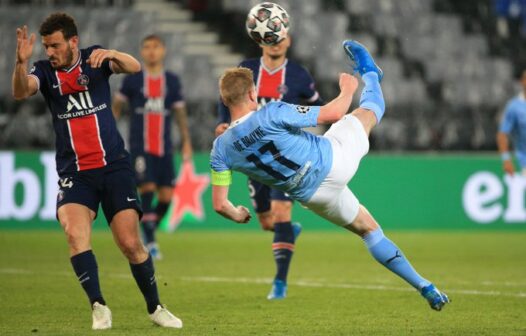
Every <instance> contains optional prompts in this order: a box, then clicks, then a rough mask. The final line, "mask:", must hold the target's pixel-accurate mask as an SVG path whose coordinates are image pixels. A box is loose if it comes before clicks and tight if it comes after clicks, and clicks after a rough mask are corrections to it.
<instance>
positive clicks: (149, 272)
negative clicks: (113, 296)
mask: <svg viewBox="0 0 526 336" xmlns="http://www.w3.org/2000/svg"><path fill="white" fill-rule="evenodd" d="M138 223H139V216H138V214H137V211H136V210H135V209H125V210H121V211H119V212H117V213H116V214H115V215H114V216H113V219H112V220H111V230H112V232H113V237H114V239H115V242H116V243H117V246H119V248H120V249H121V251H122V253H123V254H124V255H125V256H126V258H127V259H128V261H129V263H130V269H131V272H132V274H133V277H134V278H135V282H136V283H137V286H138V287H139V289H140V290H141V293H142V294H143V296H144V299H145V301H146V308H147V310H148V314H149V315H150V319H151V320H152V321H153V322H154V323H156V324H158V325H160V326H161V327H170V328H182V326H183V324H182V322H181V320H180V319H178V318H177V317H175V316H174V315H172V314H171V313H170V312H169V311H168V310H167V309H166V308H164V307H163V306H162V305H161V302H160V300H159V293H158V290H157V282H156V279H155V268H154V265H153V261H152V257H151V256H150V254H149V253H148V251H147V250H146V248H145V247H144V245H143V244H142V242H141V239H140V237H139V226H138Z"/></svg>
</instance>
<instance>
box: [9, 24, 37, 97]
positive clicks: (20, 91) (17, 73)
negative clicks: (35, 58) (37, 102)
mask: <svg viewBox="0 0 526 336" xmlns="http://www.w3.org/2000/svg"><path fill="white" fill-rule="evenodd" d="M16 41H17V43H16V63H15V69H14V71H13V77H12V87H13V97H14V98H15V99H17V100H19V99H25V98H27V97H29V96H32V95H34V94H35V93H36V92H37V90H38V83H37V80H36V79H35V78H33V77H30V76H28V75H27V65H28V62H29V59H30V58H31V55H32V54H33V45H34V44H35V34H31V35H30V36H29V37H28V35H27V26H23V27H22V28H17V29H16Z"/></svg>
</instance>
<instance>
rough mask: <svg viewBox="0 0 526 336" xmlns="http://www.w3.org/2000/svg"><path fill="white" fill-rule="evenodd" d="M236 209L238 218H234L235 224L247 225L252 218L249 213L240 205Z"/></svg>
mask: <svg viewBox="0 0 526 336" xmlns="http://www.w3.org/2000/svg"><path fill="white" fill-rule="evenodd" d="M236 209H237V211H238V213H239V216H238V218H236V222H237V223H242V224H245V223H248V221H249V220H250V219H251V218H252V215H251V214H250V211H249V210H248V209H247V208H245V207H244V206H242V205H238V206H237V207H236Z"/></svg>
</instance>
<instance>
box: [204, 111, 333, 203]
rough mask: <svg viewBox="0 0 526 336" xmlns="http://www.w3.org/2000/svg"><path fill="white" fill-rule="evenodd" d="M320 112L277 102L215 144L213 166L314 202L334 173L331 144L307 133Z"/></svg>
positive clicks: (235, 126)
mask: <svg viewBox="0 0 526 336" xmlns="http://www.w3.org/2000/svg"><path fill="white" fill-rule="evenodd" d="M319 113H320V107H319V106H301V105H291V104H287V103H283V102H272V103H268V104H267V105H265V106H264V107H263V108H262V109H260V110H258V111H255V112H251V113H250V114H248V115H246V116H244V117H243V118H241V119H238V120H236V121H234V122H232V123H231V125H230V127H229V128H228V129H227V131H226V132H225V133H223V134H222V135H221V136H219V137H218V138H217V139H216V140H215V141H214V146H213V148H212V153H211V155H210V166H211V168H212V170H213V171H215V172H218V173H219V172H223V171H227V170H234V171H239V172H242V173H243V174H245V175H247V176H249V177H250V178H252V179H254V180H256V181H259V182H261V183H264V184H266V185H268V186H271V187H275V188H276V189H279V190H282V191H284V192H286V193H288V194H289V195H290V197H291V198H293V199H295V200H298V201H308V200H309V199H310V198H311V196H312V195H313V194H314V192H315V191H316V189H318V187H319V185H320V184H321V182H322V181H323V179H324V178H325V177H326V176H327V174H328V173H329V171H330V169H331V166H332V147H331V144H330V142H329V140H328V139H326V138H324V137H320V136H316V135H313V134H311V133H308V132H305V131H303V130H302V128H303V127H313V126H316V125H317V118H318V114H319Z"/></svg>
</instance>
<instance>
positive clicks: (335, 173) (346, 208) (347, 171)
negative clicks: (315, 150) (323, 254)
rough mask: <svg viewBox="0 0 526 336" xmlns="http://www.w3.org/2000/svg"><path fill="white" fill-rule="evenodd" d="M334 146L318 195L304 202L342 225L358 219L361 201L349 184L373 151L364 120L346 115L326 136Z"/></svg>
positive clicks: (316, 193)
mask: <svg viewBox="0 0 526 336" xmlns="http://www.w3.org/2000/svg"><path fill="white" fill-rule="evenodd" d="M323 136H324V137H325V138H327V139H329V141H330V142H331V146H332V167H331V170H330V172H329V174H328V175H327V177H325V179H324V180H323V182H322V183H321V184H320V186H319V187H318V190H316V192H315V193H314V195H313V196H312V197H311V198H310V200H308V201H307V202H304V203H303V205H304V206H305V207H307V208H309V209H310V210H312V211H313V212H315V213H316V214H318V215H319V216H321V217H323V218H325V219H327V220H329V221H331V222H332V223H334V224H337V225H340V226H346V225H349V224H351V223H352V222H354V220H355V219H356V216H357V215H358V210H359V208H360V203H359V202H358V199H357V198H356V196H354V194H353V193H352V191H351V190H350V189H349V187H348V186H347V184H348V183H349V181H350V180H351V179H352V178H353V176H354V174H355V173H356V171H357V170H358V166H359V164H360V160H361V159H362V158H363V157H364V156H365V154H367V152H368V151H369V138H368V136H367V133H366V132H365V129H364V128H363V125H362V123H361V122H360V121H359V120H358V119H357V118H356V117H354V116H351V115H346V116H345V117H343V118H342V119H341V120H340V121H338V122H336V123H335V124H333V125H332V126H331V128H329V130H328V131H327V132H326V133H325V134H324V135H323Z"/></svg>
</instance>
